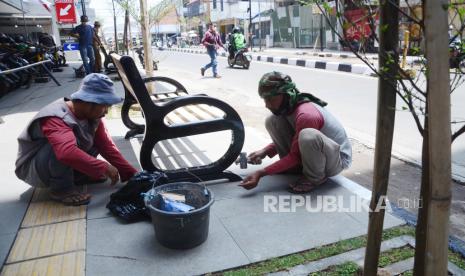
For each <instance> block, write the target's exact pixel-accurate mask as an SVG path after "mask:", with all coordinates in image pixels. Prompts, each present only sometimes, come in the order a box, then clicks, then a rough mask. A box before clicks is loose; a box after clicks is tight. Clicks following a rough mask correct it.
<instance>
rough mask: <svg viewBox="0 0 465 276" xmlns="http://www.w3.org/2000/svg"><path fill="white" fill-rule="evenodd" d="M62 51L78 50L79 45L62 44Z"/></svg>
mask: <svg viewBox="0 0 465 276" xmlns="http://www.w3.org/2000/svg"><path fill="white" fill-rule="evenodd" d="M63 50H65V51H75V50H79V43H65V44H63Z"/></svg>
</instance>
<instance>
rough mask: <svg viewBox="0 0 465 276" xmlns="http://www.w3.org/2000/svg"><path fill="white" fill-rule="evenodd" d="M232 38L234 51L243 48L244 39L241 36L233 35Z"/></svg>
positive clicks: (239, 34)
mask: <svg viewBox="0 0 465 276" xmlns="http://www.w3.org/2000/svg"><path fill="white" fill-rule="evenodd" d="M233 38H234V46H235V48H236V50H240V49H242V48H244V47H245V38H244V35H243V34H241V33H235V34H233Z"/></svg>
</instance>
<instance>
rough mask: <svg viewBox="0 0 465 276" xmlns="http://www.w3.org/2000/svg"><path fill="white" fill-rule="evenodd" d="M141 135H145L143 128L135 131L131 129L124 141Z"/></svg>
mask: <svg viewBox="0 0 465 276" xmlns="http://www.w3.org/2000/svg"><path fill="white" fill-rule="evenodd" d="M139 134H144V129H143V128H142V129H141V128H135V129H131V130H129V131H128V132H126V135H125V136H124V139H126V140H128V139H130V138H132V137H134V136H136V135H139Z"/></svg>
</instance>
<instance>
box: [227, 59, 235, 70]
mask: <svg viewBox="0 0 465 276" xmlns="http://www.w3.org/2000/svg"><path fill="white" fill-rule="evenodd" d="M228 65H229V67H231V68H232V67H234V62H233V60H232V59H230V58H229V57H228Z"/></svg>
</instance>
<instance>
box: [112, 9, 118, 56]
mask: <svg viewBox="0 0 465 276" xmlns="http://www.w3.org/2000/svg"><path fill="white" fill-rule="evenodd" d="M111 3H112V4H113V27H114V29H115V41H114V43H115V52H116V53H118V33H117V32H116V12H115V0H111Z"/></svg>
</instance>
